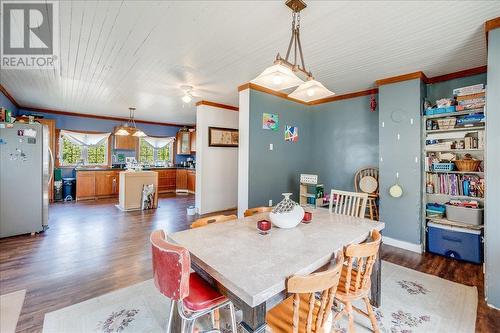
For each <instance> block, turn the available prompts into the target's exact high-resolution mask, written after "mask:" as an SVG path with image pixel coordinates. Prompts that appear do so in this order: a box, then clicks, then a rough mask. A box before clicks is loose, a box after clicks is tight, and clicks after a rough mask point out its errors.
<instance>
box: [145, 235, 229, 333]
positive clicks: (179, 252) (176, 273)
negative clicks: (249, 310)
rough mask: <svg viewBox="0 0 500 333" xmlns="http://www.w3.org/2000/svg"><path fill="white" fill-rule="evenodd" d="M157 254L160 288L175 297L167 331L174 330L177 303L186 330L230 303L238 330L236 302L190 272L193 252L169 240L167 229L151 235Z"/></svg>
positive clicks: (156, 278)
mask: <svg viewBox="0 0 500 333" xmlns="http://www.w3.org/2000/svg"><path fill="white" fill-rule="evenodd" d="M150 241H151V249H152V253H153V275H154V282H155V286H156V288H157V289H158V290H159V291H160V292H161V293H162V294H163V295H165V296H167V297H168V298H170V299H171V300H172V304H171V307H170V315H169V322H168V327H167V332H168V333H170V331H171V323H172V316H173V311H174V307H175V304H177V308H178V311H179V316H180V317H181V319H182V333H191V332H193V327H194V321H195V320H196V319H197V318H199V317H201V316H203V315H206V314H209V313H210V314H212V315H213V312H214V310H217V309H219V308H222V307H225V306H229V310H230V314H231V329H232V331H233V332H234V333H236V332H237V326H236V316H235V311H234V305H233V303H232V302H231V301H230V300H229V299H228V298H227V297H225V296H224V295H222V294H220V293H219V292H218V291H217V290H215V289H213V288H212V287H211V286H210V285H209V284H208V283H207V282H206V281H205V280H203V279H202V278H201V277H200V276H199V275H198V274H197V273H195V272H193V273H190V268H191V258H190V256H189V251H188V250H187V249H186V248H183V247H182V246H178V245H175V244H172V243H169V242H167V240H166V239H165V233H164V232H163V230H156V231H153V233H152V234H151V237H150Z"/></svg>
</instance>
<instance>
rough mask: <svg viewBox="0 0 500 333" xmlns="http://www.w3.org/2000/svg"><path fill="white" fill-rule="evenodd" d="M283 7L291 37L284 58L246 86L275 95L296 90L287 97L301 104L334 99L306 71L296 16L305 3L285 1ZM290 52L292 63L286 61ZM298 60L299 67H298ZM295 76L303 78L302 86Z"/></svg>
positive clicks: (298, 22)
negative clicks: (288, 13) (289, 13)
mask: <svg viewBox="0 0 500 333" xmlns="http://www.w3.org/2000/svg"><path fill="white" fill-rule="evenodd" d="M285 4H286V5H287V6H288V7H289V8H290V9H291V10H292V36H291V38H290V43H289V44H288V49H287V51H286V56H285V58H284V59H283V58H282V57H281V56H280V54H279V53H278V55H277V56H276V59H275V61H274V65H273V66H270V67H268V68H266V69H265V70H264V71H263V72H262V73H261V74H260V75H259V76H257V77H256V78H255V79H253V80H252V81H250V82H252V83H255V84H258V85H260V86H263V87H266V88H269V89H272V90H277V91H279V90H285V89H289V88H293V87H297V86H298V87H297V89H295V91H293V92H292V93H291V94H290V95H288V96H289V97H291V98H294V99H297V100H301V101H303V102H311V101H314V100H317V99H321V98H325V97H329V96H332V95H334V94H335V93H333V92H331V91H330V90H328V89H327V88H325V86H324V85H322V84H321V83H320V82H318V81H316V80H315V79H314V77H313V75H312V73H311V71H308V70H307V69H306V65H305V62H304V55H303V53H302V44H301V42H300V12H301V11H302V10H303V9H304V8H306V7H307V5H306V3H305V2H304V1H302V0H288V1H287V2H286V3H285ZM292 52H293V63H292V62H291V60H290V56H291V53H292ZM299 58H300V63H298V60H299ZM295 73H302V74H303V75H305V76H306V77H307V80H306V81H305V82H304V81H303V80H301V79H300V78H299V77H298V76H297V75H296V74H295Z"/></svg>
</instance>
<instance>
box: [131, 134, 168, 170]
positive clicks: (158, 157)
mask: <svg viewBox="0 0 500 333" xmlns="http://www.w3.org/2000/svg"><path fill="white" fill-rule="evenodd" d="M172 151H173V143H170V144H167V145H166V146H165V147H163V148H154V147H153V146H152V145H150V144H149V143H148V142H147V141H146V140H144V138H141V139H140V144H139V162H141V163H148V164H154V163H156V162H171V161H172V157H173V154H172Z"/></svg>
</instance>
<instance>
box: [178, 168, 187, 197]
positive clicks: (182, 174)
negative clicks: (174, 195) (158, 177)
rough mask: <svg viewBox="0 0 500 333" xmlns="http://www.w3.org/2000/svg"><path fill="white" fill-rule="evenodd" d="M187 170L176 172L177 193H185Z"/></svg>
mask: <svg viewBox="0 0 500 333" xmlns="http://www.w3.org/2000/svg"><path fill="white" fill-rule="evenodd" d="M187 178H188V177H187V170H186V169H177V171H176V181H175V183H176V188H175V190H176V191H177V192H187V189H188V187H187V185H188V184H187Z"/></svg>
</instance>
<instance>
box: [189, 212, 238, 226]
mask: <svg viewBox="0 0 500 333" xmlns="http://www.w3.org/2000/svg"><path fill="white" fill-rule="evenodd" d="M237 219H238V217H237V216H236V215H214V216H209V217H203V218H201V219H197V220H196V221H194V222H193V223H192V224H191V229H193V228H199V227H204V226H206V225H209V224H211V223H221V222H227V221H231V220H237Z"/></svg>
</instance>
